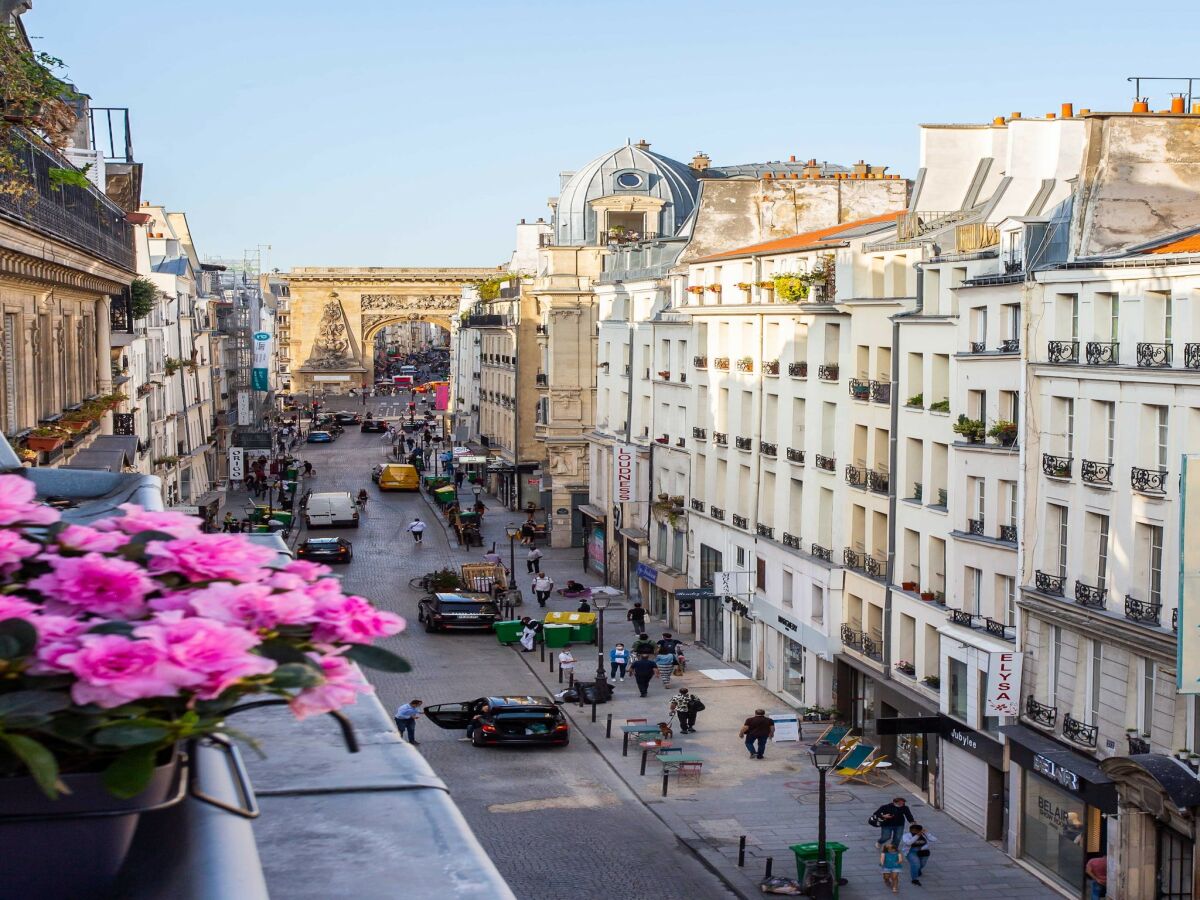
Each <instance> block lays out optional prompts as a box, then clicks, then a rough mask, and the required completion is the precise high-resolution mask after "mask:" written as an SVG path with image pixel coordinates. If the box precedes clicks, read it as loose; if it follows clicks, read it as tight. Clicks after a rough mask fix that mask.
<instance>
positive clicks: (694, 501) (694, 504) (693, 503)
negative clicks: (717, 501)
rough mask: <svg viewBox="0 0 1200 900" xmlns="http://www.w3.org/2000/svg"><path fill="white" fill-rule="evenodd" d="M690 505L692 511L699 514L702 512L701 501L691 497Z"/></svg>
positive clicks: (702, 503) (702, 502)
mask: <svg viewBox="0 0 1200 900" xmlns="http://www.w3.org/2000/svg"><path fill="white" fill-rule="evenodd" d="M690 505H691V507H692V509H694V510H695V511H696V512H699V513H702V512H704V501H703V500H697V499H696V498H695V497H693V498H692V500H691V504H690Z"/></svg>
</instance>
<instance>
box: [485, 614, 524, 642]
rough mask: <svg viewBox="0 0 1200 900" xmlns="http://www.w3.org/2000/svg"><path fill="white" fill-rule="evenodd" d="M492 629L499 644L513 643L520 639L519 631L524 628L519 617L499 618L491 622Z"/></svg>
mask: <svg viewBox="0 0 1200 900" xmlns="http://www.w3.org/2000/svg"><path fill="white" fill-rule="evenodd" d="M492 629H493V630H494V631H495V632H496V640H498V641H499V642H500V643H501V644H506V645H507V644H515V643H516V642H517V641H519V640H520V639H521V632H522V631H523V630H524V628H523V623H522V622H521V620H520V619H508V620H501V621H499V622H493V623H492Z"/></svg>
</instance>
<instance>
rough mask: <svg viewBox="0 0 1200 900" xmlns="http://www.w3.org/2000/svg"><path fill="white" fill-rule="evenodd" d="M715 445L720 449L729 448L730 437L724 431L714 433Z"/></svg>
mask: <svg viewBox="0 0 1200 900" xmlns="http://www.w3.org/2000/svg"><path fill="white" fill-rule="evenodd" d="M713 443H714V444H716V445H717V446H718V447H728V446H729V435H727V434H726V433H725V432H723V431H714V432H713Z"/></svg>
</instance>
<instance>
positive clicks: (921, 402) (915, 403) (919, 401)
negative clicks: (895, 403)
mask: <svg viewBox="0 0 1200 900" xmlns="http://www.w3.org/2000/svg"><path fill="white" fill-rule="evenodd" d="M904 405H905V406H911V407H913V408H914V409H923V408H924V406H925V395H924V394H913V395H912V396H911V397H909V398H908V401H907V402H906V403H905V404H904Z"/></svg>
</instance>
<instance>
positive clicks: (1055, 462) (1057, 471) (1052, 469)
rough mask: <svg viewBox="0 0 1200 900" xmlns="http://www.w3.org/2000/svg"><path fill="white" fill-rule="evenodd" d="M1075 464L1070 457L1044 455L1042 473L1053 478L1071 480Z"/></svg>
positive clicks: (1051, 454)
mask: <svg viewBox="0 0 1200 900" xmlns="http://www.w3.org/2000/svg"><path fill="white" fill-rule="evenodd" d="M1073 462H1074V459H1073V457H1070V456H1055V455H1054V454H1053V453H1043V454H1042V471H1043V472H1044V473H1045V474H1047V475H1049V476H1050V477H1051V478H1070V477H1071V467H1072V463H1073Z"/></svg>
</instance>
